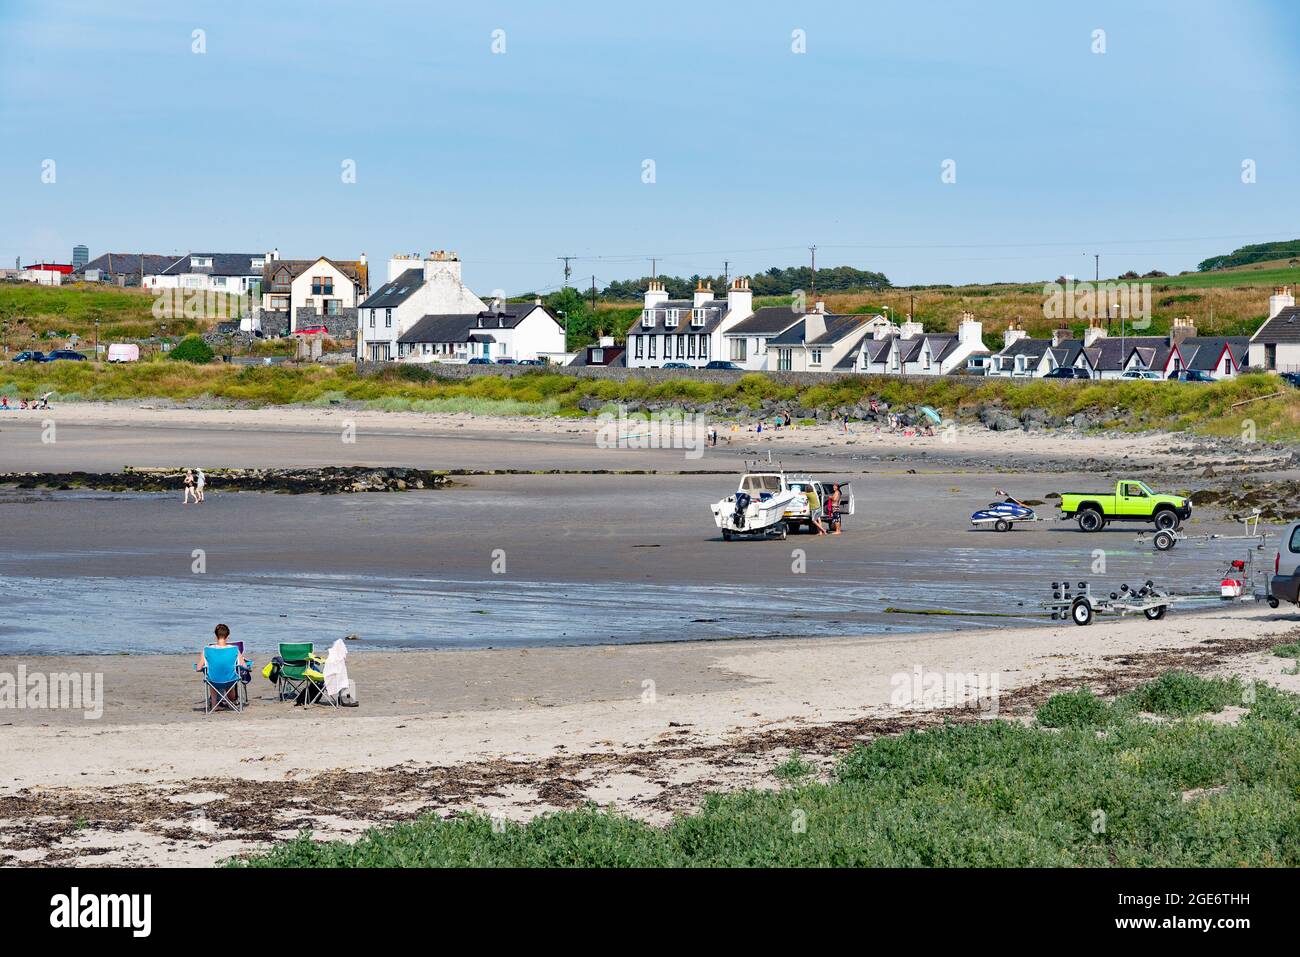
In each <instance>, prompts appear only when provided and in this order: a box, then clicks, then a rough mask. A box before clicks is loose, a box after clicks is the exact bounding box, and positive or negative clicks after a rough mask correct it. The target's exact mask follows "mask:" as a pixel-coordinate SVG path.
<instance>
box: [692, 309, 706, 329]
mask: <svg viewBox="0 0 1300 957" xmlns="http://www.w3.org/2000/svg"><path fill="white" fill-rule="evenodd" d="M691 325H693V326H702V325H704V310H703V309H692V310H691Z"/></svg>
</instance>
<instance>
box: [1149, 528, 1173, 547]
mask: <svg viewBox="0 0 1300 957" xmlns="http://www.w3.org/2000/svg"><path fill="white" fill-rule="evenodd" d="M1177 543H1178V539H1176V538H1174V533H1173V532H1171V531H1170V530H1169V529H1161V530H1160V531H1158V532H1156V535H1155V538H1154V539H1153V540H1152V544H1154V545H1155V547H1156V551H1158V552H1167V551H1169V549H1171V548H1173V547H1174V545H1176V544H1177Z"/></svg>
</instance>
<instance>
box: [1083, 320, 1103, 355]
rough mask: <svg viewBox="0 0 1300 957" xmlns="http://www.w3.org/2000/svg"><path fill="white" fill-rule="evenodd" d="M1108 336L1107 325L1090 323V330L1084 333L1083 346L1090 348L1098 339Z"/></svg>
mask: <svg viewBox="0 0 1300 957" xmlns="http://www.w3.org/2000/svg"><path fill="white" fill-rule="evenodd" d="M1105 338H1106V327H1105V326H1099V325H1097V324H1096V323H1095V322H1090V323H1088V331H1087V332H1085V333H1084V334H1083V347H1084V348H1085V349H1087V348H1089V347H1090V346H1091V345H1092V344H1093V343H1094V342H1096V341H1097V340H1098V339H1105Z"/></svg>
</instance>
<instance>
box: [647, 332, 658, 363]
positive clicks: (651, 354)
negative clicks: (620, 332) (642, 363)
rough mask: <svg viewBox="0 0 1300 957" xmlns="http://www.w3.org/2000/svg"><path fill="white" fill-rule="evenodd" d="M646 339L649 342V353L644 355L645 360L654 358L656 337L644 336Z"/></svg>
mask: <svg viewBox="0 0 1300 957" xmlns="http://www.w3.org/2000/svg"><path fill="white" fill-rule="evenodd" d="M646 338H647V339H649V340H650V342H649V346H650V349H649V351H648V352H647V353H646V358H647V359H653V358H655V339H656V338H657V337H656V336H646Z"/></svg>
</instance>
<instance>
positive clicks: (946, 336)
mask: <svg viewBox="0 0 1300 957" xmlns="http://www.w3.org/2000/svg"><path fill="white" fill-rule="evenodd" d="M876 318H879V319H884V317H883V316H880V317H876ZM884 328H886V327H883V326H881V325H880V324H879V323H876V324H874V325H873V330H875V331H876V333H877V334H875V335H872V336H870V337H868V338H867V339H864V340H863V342H862V344H861V347H860V348H859V349H857V350H855V352H854V353H853V354H852V355H851V356H850V357H849V359H850V360H851V361H847V362H845V363H844V364H843V366H842V367H841V371H847V372H857V373H863V374H867V375H870V374H893V375H947V374H948V373H950V372H953V371H955V370H957V369H964V368H965V367H966V366H967V364H968V362H969V360H970V359H971V358H972V357H974V356H981V355H988V349H986V348H985V347H984V339H983V331H984V327H983V325H982V324H981V323H980V322H978V321H977V320H976V319H975V317H974V315H972V314H971V313H969V312H967V313H963V314H962V318H961V322H960V323H959V324H958V326H957V331H956V332H930V333H927V332H925V331H924V330H923V329H922V327H921V324H920V323H919V322H912V321H911V320H910V319H909V320H908V321H907V322H904V323H903V324H902V325H901V326H899V327H898V331H897V333H884V334H880V331H881V330H882V329H884Z"/></svg>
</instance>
